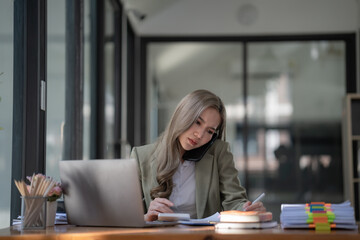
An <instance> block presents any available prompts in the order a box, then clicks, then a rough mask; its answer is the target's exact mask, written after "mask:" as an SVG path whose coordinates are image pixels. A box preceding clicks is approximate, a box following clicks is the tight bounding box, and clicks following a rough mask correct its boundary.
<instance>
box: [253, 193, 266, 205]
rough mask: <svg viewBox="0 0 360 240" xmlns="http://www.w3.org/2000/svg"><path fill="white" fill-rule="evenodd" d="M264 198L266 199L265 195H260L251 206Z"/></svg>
mask: <svg viewBox="0 0 360 240" xmlns="http://www.w3.org/2000/svg"><path fill="white" fill-rule="evenodd" d="M263 197H265V193H262V194H260V195H259V196H258V197H257V198H256V199H255V200H254V201H253V202H252V203H251V205H253V204H254V203H256V202H258V201H260V200H261V199H262V198H263Z"/></svg>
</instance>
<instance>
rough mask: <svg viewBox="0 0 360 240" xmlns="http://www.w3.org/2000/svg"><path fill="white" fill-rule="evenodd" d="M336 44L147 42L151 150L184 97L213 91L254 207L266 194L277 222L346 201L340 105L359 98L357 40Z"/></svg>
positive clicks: (311, 42)
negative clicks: (310, 207)
mask: <svg viewBox="0 0 360 240" xmlns="http://www.w3.org/2000/svg"><path fill="white" fill-rule="evenodd" d="M329 38H330V39H333V38H334V37H333V36H331V37H329ZM337 38H338V39H335V40H327V39H326V36H323V37H321V39H320V40H316V39H311V37H307V39H306V40H304V41H301V40H300V39H299V40H296V39H293V38H291V41H290V40H289V41H286V37H281V41H270V40H269V41H266V38H262V39H261V41H259V39H255V38H254V40H253V41H250V40H248V41H246V42H242V41H241V39H240V38H239V41H238V42H234V41H233V40H231V41H227V40H226V39H224V40H223V41H218V40H216V41H215V40H211V38H207V39H206V40H204V41H202V40H201V39H200V40H197V41H191V38H190V39H186V41H184V42H181V40H176V39H174V38H171V41H168V42H167V41H166V38H164V39H161V41H157V39H154V38H150V40H149V41H148V42H147V39H145V40H144V42H145V45H146V44H147V48H146V49H147V53H148V61H147V63H146V64H147V65H146V66H147V73H146V76H147V84H148V86H149V89H148V98H147V102H148V106H147V109H148V119H150V122H149V123H148V127H147V129H148V136H149V137H148V142H153V141H154V140H155V139H156V138H157V136H158V135H159V134H160V133H161V132H162V131H164V129H165V127H166V125H167V123H168V121H169V119H170V117H171V114H172V113H173V110H174V109H175V107H176V105H177V103H178V102H179V100H180V99H181V98H182V97H184V96H185V95H186V94H187V93H189V92H191V91H193V90H195V89H199V88H204V89H208V90H211V91H213V92H214V93H216V94H217V95H219V96H220V97H221V98H222V99H223V101H224V104H225V105H226V109H227V141H228V142H230V146H231V150H232V153H233V154H234V161H235V166H236V167H237V169H238V170H239V177H240V180H241V182H242V184H243V185H244V186H245V187H246V188H247V190H248V195H249V199H254V198H255V197H256V196H257V195H259V194H260V193H261V192H266V193H267V197H266V198H265V199H264V200H263V201H264V203H265V204H266V206H267V208H268V209H269V210H270V211H272V212H273V213H274V216H279V215H280V204H281V203H282V202H289V203H291V202H299V201H301V202H307V201H319V200H322V201H323V200H324V199H325V200H327V201H329V202H340V201H343V186H342V144H341V142H342V139H341V116H342V98H343V97H344V96H345V94H346V92H348V91H355V89H350V88H349V87H348V86H351V85H352V84H351V82H354V81H355V79H351V76H352V73H349V69H355V66H349V65H351V64H353V62H352V61H348V60H347V59H348V58H349V57H350V58H351V57H353V56H348V55H349V49H351V45H352V41H348V42H346V41H347V40H346V39H347V37H344V40H341V38H342V36H339V37H337ZM209 41H210V42H209ZM352 47H354V46H352ZM350 55H351V54H350ZM244 61H245V62H244ZM346 62H348V64H349V65H348V66H346ZM244 66H246V69H245V74H244ZM349 83H350V84H349ZM245 103H246V105H245ZM284 183H291V184H284Z"/></svg>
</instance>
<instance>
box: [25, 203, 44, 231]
mask: <svg viewBox="0 0 360 240" xmlns="http://www.w3.org/2000/svg"><path fill="white" fill-rule="evenodd" d="M46 201H47V197H41V196H36V197H29V196H21V229H24V230H31V229H45V228H46Z"/></svg>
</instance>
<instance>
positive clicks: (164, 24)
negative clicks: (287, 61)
mask: <svg viewBox="0 0 360 240" xmlns="http://www.w3.org/2000/svg"><path fill="white" fill-rule="evenodd" d="M123 2H124V3H125V8H126V9H128V10H130V9H136V10H137V13H136V14H131V12H132V11H130V15H133V16H132V18H133V21H132V23H133V25H134V27H135V28H136V31H137V32H138V34H140V35H142V36H151V35H157V36H159V35H177V36H179V35H180V36H183V35H234V34H250V35H271V34H304V33H339V32H354V31H356V30H357V29H358V28H359V24H360V22H359V17H358V16H359V2H358V1H357V0H316V1H313V0H301V1H299V0H271V1H269V0H252V1H249V0H225V1H219V0H182V1H174V0H172V1H170V0H168V1H162V0H145V1H144V0H130V1H129V0H124V1H123ZM150 3H151V4H150ZM140 14H144V15H145V18H144V19H143V20H139V18H138V17H136V16H139V15H140ZM137 19H138V20H137Z"/></svg>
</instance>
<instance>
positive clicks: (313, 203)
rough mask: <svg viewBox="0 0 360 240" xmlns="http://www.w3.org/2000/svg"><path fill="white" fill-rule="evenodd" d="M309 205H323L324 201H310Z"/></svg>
mask: <svg viewBox="0 0 360 240" xmlns="http://www.w3.org/2000/svg"><path fill="white" fill-rule="evenodd" d="M310 205H325V202H311V203H310Z"/></svg>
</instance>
